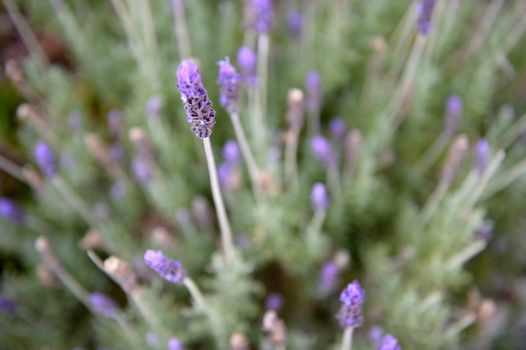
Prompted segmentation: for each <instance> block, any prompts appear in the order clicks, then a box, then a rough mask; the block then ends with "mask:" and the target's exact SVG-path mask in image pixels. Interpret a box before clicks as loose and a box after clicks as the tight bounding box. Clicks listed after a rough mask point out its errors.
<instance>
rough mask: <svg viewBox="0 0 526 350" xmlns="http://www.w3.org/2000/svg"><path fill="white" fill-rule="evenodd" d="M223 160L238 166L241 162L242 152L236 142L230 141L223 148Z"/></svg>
mask: <svg viewBox="0 0 526 350" xmlns="http://www.w3.org/2000/svg"><path fill="white" fill-rule="evenodd" d="M222 153H223V158H224V159H225V162H227V163H228V164H231V165H238V164H239V163H240V161H241V152H240V151H239V146H238V145H237V142H236V141H234V140H228V141H227V142H225V145H224V146H223V151H222Z"/></svg>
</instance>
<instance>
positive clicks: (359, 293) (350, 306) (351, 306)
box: [337, 280, 365, 328]
mask: <svg viewBox="0 0 526 350" xmlns="http://www.w3.org/2000/svg"><path fill="white" fill-rule="evenodd" d="M364 298H365V291H364V290H363V289H362V286H360V283H359V282H358V281H356V280H355V281H353V282H352V283H349V284H348V285H347V287H346V288H345V289H344V290H343V292H342V293H341V294H340V302H341V303H342V305H341V308H340V312H339V313H338V316H337V318H338V320H339V321H340V324H341V325H342V327H344V328H347V327H353V328H355V327H359V326H361V325H362V323H363V313H362V304H363V301H364Z"/></svg>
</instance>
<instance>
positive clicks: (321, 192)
mask: <svg viewBox="0 0 526 350" xmlns="http://www.w3.org/2000/svg"><path fill="white" fill-rule="evenodd" d="M310 198H311V202H312V206H313V207H314V210H316V211H317V212H318V211H320V212H322V211H325V210H327V208H328V207H329V196H328V195H327V189H326V188H325V185H324V184H322V183H321V182H317V183H315V184H314V186H312V192H311V197H310Z"/></svg>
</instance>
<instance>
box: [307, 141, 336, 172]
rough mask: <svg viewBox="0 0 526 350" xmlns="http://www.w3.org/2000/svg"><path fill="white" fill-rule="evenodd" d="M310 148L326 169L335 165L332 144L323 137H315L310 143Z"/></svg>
mask: <svg viewBox="0 0 526 350" xmlns="http://www.w3.org/2000/svg"><path fill="white" fill-rule="evenodd" d="M310 148H311V151H312V153H313V154H314V156H315V157H316V158H317V159H318V160H319V161H321V162H322V163H323V164H325V166H326V167H331V166H333V165H334V161H335V160H334V154H333V152H332V147H331V143H330V142H329V141H328V140H327V139H326V138H324V137H323V136H321V135H316V136H314V137H313V138H312V139H311V141H310Z"/></svg>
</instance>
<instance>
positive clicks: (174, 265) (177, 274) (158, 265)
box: [144, 250, 186, 284]
mask: <svg viewBox="0 0 526 350" xmlns="http://www.w3.org/2000/svg"><path fill="white" fill-rule="evenodd" d="M144 263H145V264H146V265H147V266H149V267H150V268H151V269H152V270H154V271H155V272H157V273H158V274H159V275H160V276H161V277H162V278H164V279H165V280H167V281H169V282H172V283H176V284H179V283H183V280H184V279H185V278H186V272H185V271H184V269H183V265H182V264H181V262H180V261H179V260H172V259H170V258H168V257H167V256H166V255H164V254H163V252H161V251H160V250H147V251H146V252H145V253H144Z"/></svg>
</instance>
